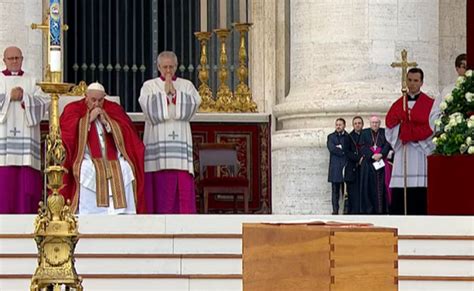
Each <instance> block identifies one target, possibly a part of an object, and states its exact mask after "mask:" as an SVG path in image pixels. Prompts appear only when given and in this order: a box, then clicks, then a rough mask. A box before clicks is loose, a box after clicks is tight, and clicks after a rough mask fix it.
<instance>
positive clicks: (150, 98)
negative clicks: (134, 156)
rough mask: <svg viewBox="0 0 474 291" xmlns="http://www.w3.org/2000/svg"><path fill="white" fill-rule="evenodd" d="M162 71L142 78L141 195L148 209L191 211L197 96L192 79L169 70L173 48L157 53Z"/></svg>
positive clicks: (193, 207)
mask: <svg viewBox="0 0 474 291" xmlns="http://www.w3.org/2000/svg"><path fill="white" fill-rule="evenodd" d="M157 63H158V70H159V71H160V73H161V76H160V77H159V78H156V79H152V80H148V81H146V82H145V83H144V84H143V87H142V89H141V93H140V98H139V102H140V106H141V108H142V110H143V112H144V115H145V133H144V137H143V139H144V140H143V141H144V143H145V199H146V204H147V207H148V212H149V213H162V214H171V213H188V214H189V213H196V199H195V192H194V178H193V175H194V170H193V142H192V135H191V126H190V123H189V122H190V120H191V118H192V117H193V116H194V114H195V113H196V112H197V109H198V107H199V104H200V103H201V97H200V96H199V93H198V92H197V90H196V88H195V87H194V85H193V84H192V83H191V82H190V81H188V80H185V79H182V78H176V77H175V76H174V74H175V72H176V68H177V65H178V62H177V58H176V55H175V54H174V53H173V52H162V53H161V54H160V55H159V56H158V60H157Z"/></svg>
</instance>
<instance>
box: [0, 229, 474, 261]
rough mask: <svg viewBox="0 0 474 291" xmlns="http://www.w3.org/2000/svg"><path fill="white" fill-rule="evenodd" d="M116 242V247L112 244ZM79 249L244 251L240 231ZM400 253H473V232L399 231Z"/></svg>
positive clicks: (14, 239)
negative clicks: (460, 234)
mask: <svg viewBox="0 0 474 291" xmlns="http://www.w3.org/2000/svg"><path fill="white" fill-rule="evenodd" d="M111 246H113V247H111ZM10 253H25V254H36V253H37V249H36V244H35V242H34V240H33V236H32V235H28V234H0V254H10ZM76 253H77V254H81V253H96V254H110V253H123V254H128V253H134V254H135V253H138V254H140V253H143V254H242V237H241V235H240V234H225V233H224V234H188V235H184V234H183V235H162V234H87V235H86V234H85V235H82V236H81V239H80V240H79V242H78V244H77V247H76ZM398 253H399V255H457V256H470V255H474V236H473V237H471V236H459V235H450V236H446V235H444V236H441V235H400V236H399V243H398Z"/></svg>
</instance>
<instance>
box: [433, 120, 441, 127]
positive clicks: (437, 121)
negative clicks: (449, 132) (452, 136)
mask: <svg viewBox="0 0 474 291" xmlns="http://www.w3.org/2000/svg"><path fill="white" fill-rule="evenodd" d="M441 123H442V122H441V118H438V119H436V120H435V122H434V124H435V125H436V126H437V127H440V126H441Z"/></svg>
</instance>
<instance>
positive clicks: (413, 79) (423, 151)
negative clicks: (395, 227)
mask: <svg viewBox="0 0 474 291" xmlns="http://www.w3.org/2000/svg"><path fill="white" fill-rule="evenodd" d="M423 77H424V74H423V71H422V70H421V69H419V68H412V69H410V70H409V71H408V74H407V86H408V94H407V98H406V103H405V108H404V106H403V101H404V98H403V97H400V98H399V99H398V100H397V101H395V103H393V104H392V106H391V107H390V110H389V111H388V113H387V116H386V119H385V124H386V127H387V129H386V131H385V135H386V138H387V141H388V142H389V143H390V144H391V145H392V148H393V150H394V151H395V158H394V162H393V172H392V178H391V181H390V188H392V203H391V207H390V213H391V214H404V174H405V173H404V162H405V158H404V153H403V151H404V149H403V147H406V149H405V150H406V162H407V172H406V175H407V185H406V187H407V206H408V209H407V213H408V214H426V213H427V205H426V204H427V191H426V186H427V158H426V157H427V156H428V155H429V154H431V152H432V151H433V149H434V145H433V143H432V140H431V137H432V135H433V130H432V128H431V127H430V122H429V116H430V112H431V108H432V107H433V103H434V100H433V99H432V98H431V97H429V96H428V95H426V94H425V93H423V92H421V86H422V85H423Z"/></svg>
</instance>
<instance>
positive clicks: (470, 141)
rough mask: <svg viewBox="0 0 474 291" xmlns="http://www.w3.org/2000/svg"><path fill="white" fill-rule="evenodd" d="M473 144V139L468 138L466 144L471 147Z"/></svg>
mask: <svg viewBox="0 0 474 291" xmlns="http://www.w3.org/2000/svg"><path fill="white" fill-rule="evenodd" d="M471 143H472V138H471V137H470V136H468V137H467V138H466V144H467V145H471Z"/></svg>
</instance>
